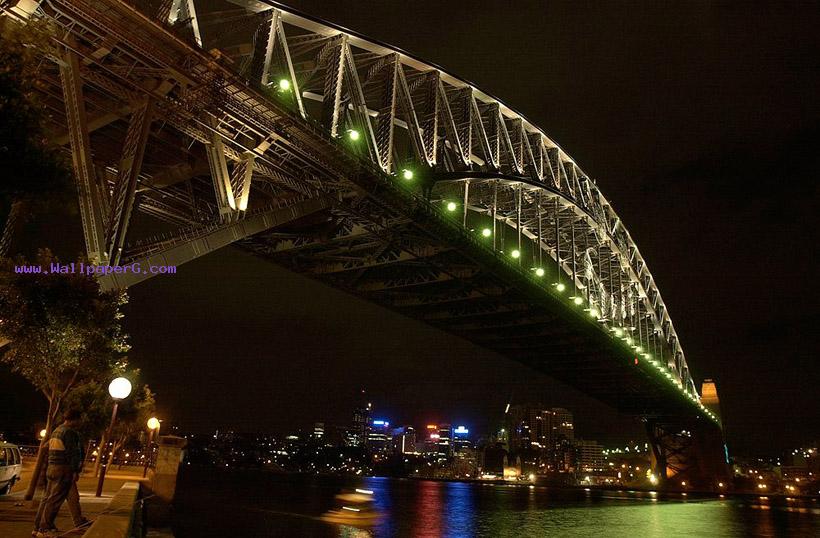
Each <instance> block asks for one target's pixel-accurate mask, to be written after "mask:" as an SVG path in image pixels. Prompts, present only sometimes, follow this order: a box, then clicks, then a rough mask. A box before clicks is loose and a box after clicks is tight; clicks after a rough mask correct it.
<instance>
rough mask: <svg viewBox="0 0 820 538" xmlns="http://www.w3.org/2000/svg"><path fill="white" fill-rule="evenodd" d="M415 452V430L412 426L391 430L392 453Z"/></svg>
mask: <svg viewBox="0 0 820 538" xmlns="http://www.w3.org/2000/svg"><path fill="white" fill-rule="evenodd" d="M415 451H416V430H415V428H413V426H402V427H401V428H396V429H394V430H393V452H394V453H396V454H413V453H414V452H415Z"/></svg>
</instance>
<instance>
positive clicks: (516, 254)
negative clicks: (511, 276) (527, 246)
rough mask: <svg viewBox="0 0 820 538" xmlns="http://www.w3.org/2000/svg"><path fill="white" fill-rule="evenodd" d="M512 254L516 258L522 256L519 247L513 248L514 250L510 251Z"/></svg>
mask: <svg viewBox="0 0 820 538" xmlns="http://www.w3.org/2000/svg"><path fill="white" fill-rule="evenodd" d="M510 256H512V257H513V258H515V259H518V258H520V257H521V251H520V250H518V249H516V250H513V251H512V252H510Z"/></svg>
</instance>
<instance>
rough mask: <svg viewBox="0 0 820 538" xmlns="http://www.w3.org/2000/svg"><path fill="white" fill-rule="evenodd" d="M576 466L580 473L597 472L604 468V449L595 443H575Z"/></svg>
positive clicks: (580, 441)
mask: <svg viewBox="0 0 820 538" xmlns="http://www.w3.org/2000/svg"><path fill="white" fill-rule="evenodd" d="M575 447H576V449H577V453H578V466H579V467H580V469H581V471H582V472H585V473H586V472H592V471H599V470H601V469H603V468H604V448H603V447H602V446H601V445H599V444H598V443H597V442H596V441H583V440H580V439H579V440H577V441H575Z"/></svg>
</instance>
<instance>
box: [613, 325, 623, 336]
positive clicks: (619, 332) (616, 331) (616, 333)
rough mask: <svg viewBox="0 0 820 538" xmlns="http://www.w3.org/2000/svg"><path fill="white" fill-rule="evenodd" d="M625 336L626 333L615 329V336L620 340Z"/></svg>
mask: <svg viewBox="0 0 820 538" xmlns="http://www.w3.org/2000/svg"><path fill="white" fill-rule="evenodd" d="M623 335H624V332H623V331H622V330H621V329H619V328H618V327H615V336H617V337H618V338H620V337H621V336H623Z"/></svg>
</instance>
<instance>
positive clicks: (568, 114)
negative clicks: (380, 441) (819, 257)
mask: <svg viewBox="0 0 820 538" xmlns="http://www.w3.org/2000/svg"><path fill="white" fill-rule="evenodd" d="M779 4H780V3H778V5H775V4H773V5H770V6H759V5H757V3H750V2H744V3H739V2H736V3H728V2H726V3H717V2H715V3H713V2H687V3H681V4H679V5H668V6H667V5H664V6H659V5H654V4H651V3H649V2H646V3H644V4H638V3H637V2H606V3H600V2H597V3H583V2H515V3H514V4H511V3H509V2H495V3H491V2H481V3H477V2H440V1H415V2H384V1H380V2H376V1H365V0H359V1H357V2H344V3H341V2H340V3H336V2H326V1H323V0H312V1H301V2H295V1H294V2H292V4H291V5H293V6H294V7H296V8H297V9H300V10H302V11H305V12H306V13H309V14H311V15H315V16H317V17H321V18H324V19H327V20H330V21H333V22H336V23H338V24H340V25H342V26H345V27H347V28H350V29H352V30H355V31H358V32H360V33H362V34H364V35H367V36H369V37H372V38H374V39H378V40H381V41H384V42H387V43H390V44H393V45H395V46H397V47H399V48H402V49H404V50H406V51H408V52H411V53H414V54H416V55H417V56H420V57H421V58H424V59H425V60H427V61H430V62H433V63H436V64H438V65H440V66H442V67H443V68H445V69H446V70H448V71H450V72H452V73H454V74H458V75H460V76H461V77H463V78H465V79H467V80H469V81H471V82H473V83H474V84H475V85H477V86H478V87H480V88H482V89H483V90H485V91H487V92H488V93H491V94H493V95H495V96H497V97H498V98H500V99H501V100H502V101H504V102H505V103H506V104H508V105H510V106H511V107H513V108H515V109H517V110H518V111H519V112H521V113H522V114H524V115H525V116H526V117H527V118H528V119H529V120H530V121H532V122H533V123H535V124H537V125H539V126H541V127H543V128H544V129H545V131H546V132H547V133H549V135H550V136H551V137H552V138H554V139H555V140H556V141H557V142H558V143H559V144H561V146H562V147H563V148H564V149H565V150H566V151H567V152H568V153H569V154H571V155H572V156H573V157H574V158H575V159H576V160H577V162H578V163H579V164H580V165H581V167H582V168H583V169H584V170H585V171H586V172H587V173H588V174H589V175H591V176H592V177H593V178H595V179H596V180H597V182H598V185H599V186H600V188H601V189H602V191H603V192H604V193H605V195H606V196H607V197H608V198H609V200H610V201H611V202H612V204H613V206H614V207H615V209H616V210H617V211H618V213H619V214H620V216H621V217H622V218H623V220H624V222H625V223H626V225H627V226H628V228H629V230H630V232H631V234H632V236H633V238H634V239H635V241H636V242H637V244H638V246H639V248H640V249H641V252H642V254H643V255H644V257H645V258H646V260H647V262H648V264H649V267H650V269H651V271H652V273H653V275H654V276H655V279H656V281H657V283H658V286H659V288H660V290H661V293H662V294H663V297H664V300H665V302H666V305H667V306H668V308H669V311H670V314H671V316H672V319H673V321H674V323H675V326H676V329H677V332H678V334H679V336H680V338H681V341H682V344H683V347H684V350H685V352H686V355H687V360H688V363H689V366H690V369H691V371H692V373H693V375H694V377H695V379H696V380H698V383H699V382H700V381H701V380H702V379H704V378H710V377H711V378H714V379H715V380H716V381H717V384H718V391H719V394H720V397H721V401H722V406H723V416H724V422H725V425H726V434H727V438H728V442H729V449H730V451H737V452H741V453H749V452H754V453H767V452H773V451H776V450H780V449H783V448H787V447H791V446H793V445H797V444H800V443H801V442H806V441H812V440H815V439H818V438H820V367H818V365H817V363H816V354H817V351H818V349H819V347H818V336H817V334H818V330H817V327H818V326H820V319H818V314H817V302H818V298H820V289H819V286H818V270H817V261H816V249H817V248H816V245H817V240H818V234H817V229H818V224H819V223H818V200H819V197H818V189H817V178H818V174H820V99H819V98H818V94H820V32H818V30H817V29H818V28H820V9H818V6H817V4H814V5H812V4H811V3H809V2H805V3H797V2H796V3H794V4H792V5H791V6H786V5H779ZM479 5H480V6H481V7H478V6H479ZM510 5H515V8H510V7H509V6H510ZM77 233H80V232H79V228H77ZM130 296H131V301H130V305H129V306H128V307H127V312H126V313H127V320H126V326H127V329H128V331H129V332H130V333H131V335H132V339H131V343H132V345H133V351H132V352H131V355H130V356H131V362H132V363H133V364H134V365H136V366H139V367H140V368H142V371H143V374H144V378H145V379H146V380H147V381H148V382H149V384H150V385H151V386H152V388H153V389H154V390H155V391H156V392H157V394H158V402H159V404H160V408H161V412H162V413H163V414H164V416H165V417H166V418H167V419H168V420H169V421H170V422H173V423H176V424H179V425H180V426H181V427H182V428H183V429H184V430H193V431H211V430H213V429H214V428H217V427H219V428H232V429H235V430H239V431H273V432H284V431H286V430H293V429H296V428H308V427H310V426H311V425H312V422H314V421H325V422H330V423H336V424H345V423H347V422H348V421H349V420H350V416H351V413H352V408H353V407H354V405H356V403H358V399H359V394H358V393H359V391H360V389H362V388H365V389H367V391H368V398H369V399H370V401H372V402H373V404H374V406H375V407H376V410H377V415H379V416H380V417H382V416H383V417H384V418H387V419H388V420H390V421H391V423H394V424H398V423H412V424H415V425H417V426H423V425H424V424H426V423H428V422H430V421H432V422H436V421H442V422H443V421H451V422H453V423H459V424H461V423H463V424H465V425H467V426H468V427H470V428H471V429H472V430H474V431H479V432H486V431H488V430H489V429H491V428H495V427H497V426H498V421H499V420H500V418H501V413H502V411H503V408H504V405H505V403H506V402H507V400H508V398H510V396H511V395H512V400H513V403H525V402H527V401H541V402H543V403H545V404H547V405H550V406H564V407H568V408H569V409H571V410H572V411H574V412H575V414H576V429H577V431H578V435H579V436H581V437H584V438H592V439H598V440H599V441H603V442H606V443H609V442H615V441H618V442H620V441H622V440H627V439H630V438H634V439H639V438H641V431H642V430H641V428H640V427H639V425H638V424H637V422H636V421H634V420H633V419H630V418H628V417H622V416H619V415H617V414H615V413H614V412H613V411H610V410H608V409H607V408H605V407H603V406H602V405H601V404H598V403H597V402H594V401H591V400H589V399H588V398H586V397H584V396H582V395H579V394H578V393H577V392H575V391H573V390H571V389H568V388H566V387H564V386H562V385H559V384H558V383H556V382H553V381H551V380H549V379H548V378H546V377H544V376H540V375H538V374H536V373H533V372H532V371H531V370H529V369H527V368H525V367H523V366H520V365H518V364H517V363H514V362H512V361H509V360H507V359H505V358H503V357H500V356H498V355H495V354H493V353H490V352H487V351H483V350H481V349H479V348H477V347H475V346H473V345H471V344H469V343H467V342H465V341H463V340H460V339H457V338H455V337H451V336H448V335H446V334H444V333H441V332H440V331H437V330H434V329H431V328H428V327H426V326H423V325H420V324H418V323H416V322H413V321H410V320H407V319H406V318H403V317H401V316H399V315H396V314H393V313H390V312H386V311H385V310H383V309H381V308H379V307H376V306H373V305H370V304H367V303H364V302H362V301H360V300H358V299H356V298H353V297H351V296H348V295H346V294H344V293H341V292H338V291H336V290H333V289H330V288H327V287H325V286H324V285H321V284H318V283H316V282H313V281H310V280H307V279H305V278H304V277H301V276H298V275H295V274H292V273H289V272H287V271H285V270H283V269H281V268H278V267H276V266H274V265H271V264H268V263H266V262H263V261H261V260H258V259H256V258H254V257H252V256H250V255H248V254H245V253H243V252H240V251H239V250H237V249H234V248H230V247H229V248H226V249H223V250H222V251H219V252H216V253H214V254H212V255H210V256H207V257H205V258H202V259H199V260H197V261H195V262H192V263H190V264H188V265H184V266H182V267H181V268H180V271H179V274H177V275H176V276H171V277H161V278H156V279H153V280H150V281H147V282H145V283H143V284H140V285H138V286H137V287H135V288H133V289H132V290H131V292H130ZM2 377H5V378H8V374H6V373H5V372H4V373H3V374H2ZM9 384H10V381H9V380H8V379H6V380H5V381H4V385H9ZM13 385H14V387H15V390H17V392H18V393H20V394H21V396H20V400H19V401H21V402H33V401H36V400H35V399H33V398H32V397H31V396H30V395H28V394H26V393H25V390H24V388H25V385H23V384H20V383H13ZM6 398H7V397H6ZM31 409H32V410H33V411H32V412H34V411H36V410H37V406H36V405H34V407H32V408H31Z"/></svg>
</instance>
